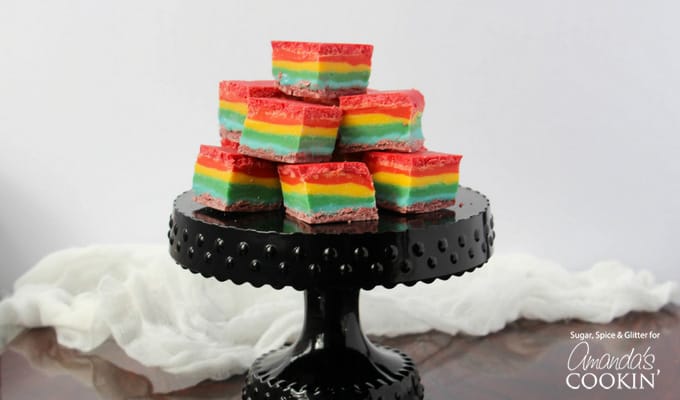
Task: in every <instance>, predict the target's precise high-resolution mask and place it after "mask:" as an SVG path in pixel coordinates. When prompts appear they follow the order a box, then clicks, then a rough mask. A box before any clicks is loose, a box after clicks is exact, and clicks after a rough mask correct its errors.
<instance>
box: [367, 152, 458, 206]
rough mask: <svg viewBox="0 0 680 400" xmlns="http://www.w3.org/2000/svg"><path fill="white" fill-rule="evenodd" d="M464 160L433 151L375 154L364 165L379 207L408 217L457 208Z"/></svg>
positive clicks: (453, 155)
mask: <svg viewBox="0 0 680 400" xmlns="http://www.w3.org/2000/svg"><path fill="white" fill-rule="evenodd" d="M461 158H462V156H460V155H456V154H445V153H438V152H433V151H422V152H416V153H398V152H380V151H372V152H368V153H366V155H365V158H364V161H365V162H366V165H367V166H368V169H369V170H370V171H371V175H372V176H373V184H374V185H375V197H376V202H377V204H378V207H381V208H386V209H389V210H393V211H396V212H399V213H403V214H406V213H421V212H429V211H435V210H439V209H442V208H446V207H449V206H452V205H454V204H455V202H456V192H457V191H458V171H459V167H460V160H461Z"/></svg>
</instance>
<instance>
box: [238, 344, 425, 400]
mask: <svg viewBox="0 0 680 400" xmlns="http://www.w3.org/2000/svg"><path fill="white" fill-rule="evenodd" d="M379 347H380V348H382V349H384V350H389V351H391V352H394V353H396V354H398V355H399V357H400V358H401V359H402V360H403V363H402V367H401V368H400V369H399V370H398V371H392V373H391V375H392V377H391V378H390V379H389V381H387V380H385V379H378V380H376V381H375V382H359V383H355V384H352V385H349V386H333V387H320V386H309V385H302V384H300V383H298V382H289V381H286V380H282V379H281V380H276V379H275V378H270V377H269V371H267V370H265V369H264V368H263V367H262V361H263V360H265V359H266V358H267V357H268V356H270V355H271V354H272V353H274V352H276V351H281V350H275V351H272V352H269V353H267V354H264V355H262V356H260V357H259V358H258V359H257V360H255V362H254V363H253V366H252V367H251V369H250V371H249V372H248V376H247V377H246V385H245V386H244V388H243V392H242V398H243V400H273V399H281V400H303V399H304V400H349V399H352V400H422V399H423V395H424V389H423V385H422V384H421V382H420V375H419V374H418V371H417V370H416V368H415V366H414V364H413V361H412V360H411V358H410V357H408V356H407V355H406V354H404V353H402V352H401V351H399V350H397V349H393V348H389V347H385V346H379ZM338 374H342V371H338Z"/></svg>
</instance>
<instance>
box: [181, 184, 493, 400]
mask: <svg viewBox="0 0 680 400" xmlns="http://www.w3.org/2000/svg"><path fill="white" fill-rule="evenodd" d="M192 197H193V193H192V192H191V191H188V192H185V193H183V194H181V195H179V196H178V197H177V199H176V200H175V204H174V210H173V214H172V216H171V217H170V230H169V232H168V239H169V241H170V254H171V255H172V257H173V258H174V259H175V261H177V263H178V264H180V265H181V266H182V267H183V268H186V269H189V270H190V271H191V272H194V273H200V274H201V275H203V276H205V277H206V278H207V277H214V278H216V279H218V280H220V281H224V280H227V279H229V280H231V281H233V282H235V283H237V284H241V283H244V282H249V283H250V284H252V285H253V286H255V287H260V286H262V285H265V284H268V285H271V286H272V287H274V288H276V289H280V288H283V287H285V286H292V287H294V288H295V289H297V290H304V291H305V321H304V326H303V329H302V334H301V335H300V337H299V338H298V340H297V342H296V343H294V344H293V345H292V346H286V347H284V348H282V349H279V350H277V351H273V352H270V353H268V354H265V355H263V356H261V357H260V358H258V359H257V360H256V361H255V363H254V364H253V366H252V367H251V369H250V371H249V373H248V376H247V378H246V385H245V387H244V389H243V398H244V399H249V400H256V399H268V400H269V399H290V400H293V399H296V400H298V399H310V400H311V399H314V400H316V399H324V400H333V399H343V400H347V399H381V400H388V399H389V400H395V399H399V400H406V399H422V398H423V387H422V385H421V383H420V376H419V375H418V371H417V370H416V368H415V366H414V365H413V362H412V361H411V359H410V358H409V357H408V356H406V355H405V354H403V353H401V352H400V351H399V350H396V349H390V348H386V347H382V346H378V345H374V344H372V343H371V342H370V341H369V340H368V339H367V338H366V336H365V335H364V333H363V332H362V330H361V324H360V322H359V290H360V289H364V290H370V289H372V288H374V287H376V286H379V285H380V286H384V287H387V288H392V287H394V286H396V285H397V284H399V283H403V284H405V285H407V286H412V285H414V284H415V283H416V282H419V281H423V282H427V283H430V282H432V281H434V280H435V279H437V278H441V279H448V278H449V277H450V276H452V275H455V276H460V275H462V274H463V273H464V272H466V271H472V270H474V269H475V268H478V267H480V266H481V265H483V264H484V263H485V262H486V261H487V260H488V259H489V257H490V256H491V253H492V247H493V242H494V237H495V233H494V231H493V219H492V216H491V212H490V210H489V201H488V200H487V198H486V197H485V196H484V195H482V194H481V193H479V192H476V191H474V190H471V189H468V188H463V187H461V188H460V189H459V191H458V195H457V204H456V205H454V206H452V207H450V208H447V209H444V210H440V211H436V212H432V213H426V214H416V215H408V216H403V215H400V214H396V213H391V212H388V211H380V218H379V220H377V221H370V222H368V221H366V222H352V223H336V224H323V225H308V224H305V223H303V222H298V221H297V220H295V219H292V218H290V217H287V216H286V215H285V214H284V213H283V211H271V212H262V213H251V214H247V213H224V212H220V211H217V210H213V209H209V208H205V207H203V206H202V205H200V204H198V203H195V202H194V201H193V200H192Z"/></svg>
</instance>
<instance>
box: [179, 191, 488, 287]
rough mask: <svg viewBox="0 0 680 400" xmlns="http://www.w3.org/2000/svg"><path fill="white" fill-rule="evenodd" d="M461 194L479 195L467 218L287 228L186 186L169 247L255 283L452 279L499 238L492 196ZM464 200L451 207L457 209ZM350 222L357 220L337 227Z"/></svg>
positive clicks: (190, 263) (198, 268) (203, 268)
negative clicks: (393, 226)
mask: <svg viewBox="0 0 680 400" xmlns="http://www.w3.org/2000/svg"><path fill="white" fill-rule="evenodd" d="M459 194H461V195H463V196H467V198H468V199H471V200H470V201H474V204H473V205H472V206H470V207H474V208H475V209H474V210H467V211H468V212H469V214H471V215H468V216H466V217H465V218H460V219H458V218H457V217H456V219H455V220H451V221H449V222H444V223H441V224H432V225H429V226H428V225H427V224H426V223H425V224H422V223H421V220H419V219H418V218H423V216H414V217H411V218H412V219H407V221H409V223H410V224H411V225H413V226H409V227H408V228H406V229H404V230H402V231H396V230H395V231H389V230H385V231H380V230H378V231H376V230H375V227H374V226H373V225H366V226H367V227H368V228H370V229H367V230H366V231H365V232H361V231H359V232H350V233H338V234H329V233H309V232H297V233H288V232H284V231H283V229H282V225H281V224H282V221H283V220H284V219H285V218H289V217H286V216H285V215H284V214H283V213H282V212H279V213H277V212H269V213H262V214H260V215H244V214H229V213H219V212H215V211H214V210H203V208H202V206H200V205H198V204H196V203H194V202H193V201H191V192H186V193H184V194H182V195H180V196H179V197H178V198H177V200H176V201H175V208H174V212H173V214H172V215H171V217H170V221H169V227H170V228H169V231H168V241H169V244H170V253H171V255H172V257H173V258H174V259H175V260H176V261H177V263H178V264H180V265H182V267H184V268H187V269H189V270H191V271H192V272H194V273H200V274H201V275H203V276H205V277H214V278H216V279H218V280H220V281H224V280H227V279H230V280H232V281H233V282H235V283H237V284H241V283H244V282H250V283H251V284H252V285H253V286H255V287H259V286H262V285H264V284H269V285H271V286H272V287H274V288H277V289H279V288H282V287H284V286H292V287H294V288H296V289H298V290H304V289H307V288H310V287H328V286H333V287H338V286H344V287H360V288H363V289H371V288H373V287H375V286H378V285H382V286H385V287H387V288H391V287H394V286H395V285H397V284H399V283H403V284H405V285H408V286H411V285H413V284H415V283H416V282H418V281H424V282H432V281H433V280H434V279H437V278H440V279H448V278H449V277H450V276H451V275H455V276H460V275H462V274H463V273H465V272H469V271H472V270H474V269H475V268H477V267H479V266H481V265H482V264H484V263H485V262H486V261H487V260H488V258H489V257H490V256H491V253H492V250H493V244H494V240H495V232H494V230H493V226H494V221H493V217H492V216H491V213H490V211H489V206H488V201H487V200H486V198H485V197H484V196H483V195H481V194H479V193H477V192H473V191H471V190H469V189H467V191H466V189H462V190H461V193H459ZM458 207H459V206H454V207H452V210H453V211H452V212H454V213H455V211H456V210H458ZM204 212H205V214H204ZM234 215H236V216H234ZM387 216H389V217H391V218H394V215H393V214H388V215H387ZM425 217H426V216H425ZM249 218H250V219H249ZM263 218H264V219H265V220H262V219H263ZM381 218H383V213H381ZM248 221H252V222H253V224H252V228H246V226H251V225H249V224H248ZM419 223H420V224H421V225H423V226H419ZM258 224H259V226H258ZM360 224H361V223H360V222H357V223H354V225H355V226H361V225H360ZM346 225H351V224H344V225H343V224H339V225H337V226H339V227H341V228H343V227H346ZM328 226H332V224H331V225H328ZM328 226H324V227H322V228H323V229H328ZM319 229H321V228H319ZM343 229H344V228H343Z"/></svg>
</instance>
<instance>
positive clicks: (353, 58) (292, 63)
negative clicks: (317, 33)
mask: <svg viewBox="0 0 680 400" xmlns="http://www.w3.org/2000/svg"><path fill="white" fill-rule="evenodd" d="M372 55H373V46H372V45H367V44H345V43H311V42H282V41H272V74H273V75H274V79H275V80H276V82H277V84H278V86H279V89H280V90H281V91H282V92H284V93H287V94H289V95H292V96H298V97H304V98H309V99H319V100H332V99H337V98H338V97H339V96H342V95H349V94H357V93H364V92H366V88H367V87H368V78H369V77H370V75H371V56H372Z"/></svg>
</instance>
